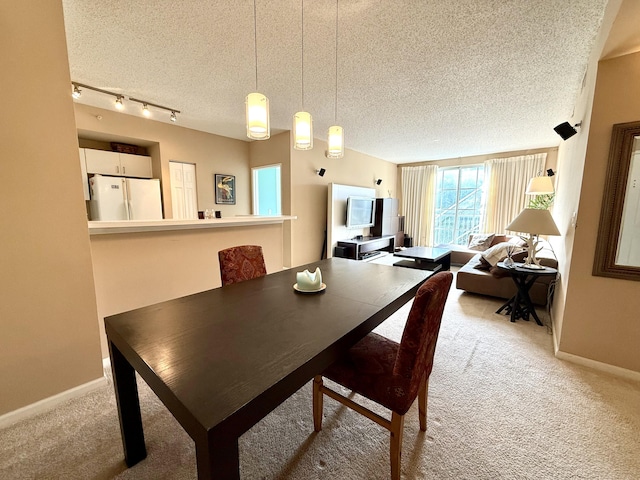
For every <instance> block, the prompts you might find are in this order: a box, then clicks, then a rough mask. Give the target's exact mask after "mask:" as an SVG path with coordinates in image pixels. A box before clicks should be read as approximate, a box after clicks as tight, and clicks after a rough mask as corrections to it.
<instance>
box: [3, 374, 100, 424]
mask: <svg viewBox="0 0 640 480" xmlns="http://www.w3.org/2000/svg"><path fill="white" fill-rule="evenodd" d="M106 384H107V379H106V377H104V376H103V377H101V378H97V379H95V380H92V381H90V382H87V383H84V384H82V385H78V386H77V387H74V388H71V389H69V390H66V391H64V392H61V393H58V394H57V395H53V396H52V397H49V398H45V399H43V400H40V401H38V402H35V403H32V404H31V405H27V406H26V407H22V408H19V409H18V410H14V411H13V412H9V413H5V414H4V415H1V416H0V428H4V427H8V426H9V425H12V424H14V423H16V422H19V421H20V420H24V419H25V418H29V417H32V416H34V415H37V414H39V413H44V412H48V411H49V410H52V409H54V408H55V407H56V406H58V405H60V404H61V403H63V402H66V401H67V400H70V399H72V398H75V397H79V396H81V395H84V394H85V393H88V392H91V391H93V390H96V389H98V388H100V387H102V386H104V385H106Z"/></svg>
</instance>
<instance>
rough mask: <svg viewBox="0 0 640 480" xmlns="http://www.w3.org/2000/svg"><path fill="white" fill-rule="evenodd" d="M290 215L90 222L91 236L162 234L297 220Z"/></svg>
mask: <svg viewBox="0 0 640 480" xmlns="http://www.w3.org/2000/svg"><path fill="white" fill-rule="evenodd" d="M296 218H297V217H295V216H290V215H277V216H271V217H267V216H257V215H239V216H236V217H228V218H214V219H211V220H138V221H137V220H119V221H112V222H91V221H90V222H89V235H104V234H114V233H140V232H160V231H170V230H196V229H203V228H225V227H245V226H252V225H269V224H274V223H282V222H284V221H285V220H295V219H296Z"/></svg>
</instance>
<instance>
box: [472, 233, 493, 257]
mask: <svg viewBox="0 0 640 480" xmlns="http://www.w3.org/2000/svg"><path fill="white" fill-rule="evenodd" d="M494 236H495V233H476V234H474V235H472V236H471V239H470V240H469V245H468V247H469V248H470V249H471V250H479V251H481V252H482V251H484V250H486V249H487V248H489V247H490V246H491V242H492V240H493V237H494Z"/></svg>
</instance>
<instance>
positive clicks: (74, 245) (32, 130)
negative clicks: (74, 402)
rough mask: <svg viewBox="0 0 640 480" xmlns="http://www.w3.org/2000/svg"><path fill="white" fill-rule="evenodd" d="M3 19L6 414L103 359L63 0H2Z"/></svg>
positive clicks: (1, 303)
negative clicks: (51, 0) (81, 178)
mask: <svg viewBox="0 0 640 480" xmlns="http://www.w3.org/2000/svg"><path fill="white" fill-rule="evenodd" d="M0 18H2V19H3V20H5V21H3V22H2V28H1V29H0V53H1V55H0V56H1V58H2V64H3V65H2V75H1V77H0V78H1V82H2V90H3V92H4V99H3V109H2V115H1V116H0V119H1V120H0V122H1V124H0V132H2V133H1V134H2V142H0V152H1V158H2V180H3V182H2V184H3V185H2V188H1V189H0V199H1V203H2V205H3V207H2V214H1V215H0V232H1V233H0V251H1V252H2V254H1V255H0V271H1V272H2V275H1V276H0V329H1V330H2V333H1V334H0V392H1V393H0V415H2V414H4V413H7V412H10V411H13V410H16V409H18V408H20V407H24V406H26V405H28V404H31V403H34V402H36V401H39V400H42V399H44V398H47V397H49V396H52V395H55V394H58V393H61V392H63V391H65V390H68V389H71V388H73V387H77V386H79V385H82V384H84V383H87V382H89V381H92V380H95V379H97V378H100V377H101V376H102V364H101V361H100V344H99V341H98V340H99V337H98V322H97V314H96V299H95V294H94V286H93V275H92V270H91V257H90V249H89V236H88V233H87V222H86V214H85V210H84V204H83V200H82V184H81V182H80V164H79V159H78V150H77V148H78V142H77V139H76V130H75V123H74V118H73V105H72V101H71V97H70V82H71V79H70V77H69V66H68V61H67V50H66V41H65V32H64V23H63V16H62V4H61V2H60V1H56V2H41V1H39V0H23V1H21V2H2V3H0ZM34 32H37V34H34Z"/></svg>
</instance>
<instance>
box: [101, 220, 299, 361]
mask: <svg viewBox="0 0 640 480" xmlns="http://www.w3.org/2000/svg"><path fill="white" fill-rule="evenodd" d="M295 218H296V217H292V216H279V217H257V216H238V217H229V218H222V219H212V220H157V221H146V222H143V221H140V222H138V221H119V222H89V233H90V235H89V241H90V243H91V261H92V265H93V277H94V281H95V288H96V302H97V306H98V318H99V321H100V332H101V340H102V354H103V358H107V357H108V355H109V352H108V348H107V343H106V336H105V334H104V322H103V318H104V317H106V316H109V315H114V314H117V313H121V312H126V311H128V310H133V309H136V308H140V307H144V306H146V305H151V304H154V303H159V302H163V301H166V300H171V299H174V298H178V297H183V296H185V295H191V294H194V293H199V292H202V291H205V290H210V289H212V288H216V287H219V286H221V284H222V282H221V280H220V265H219V262H218V252H219V251H220V250H222V249H225V248H228V247H233V246H237V245H260V246H261V247H262V249H263V254H264V259H265V264H266V267H267V272H268V273H274V272H278V271H282V269H283V268H286V267H287V266H288V264H287V263H286V262H285V258H284V230H285V222H286V221H289V220H294V219H295Z"/></svg>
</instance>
